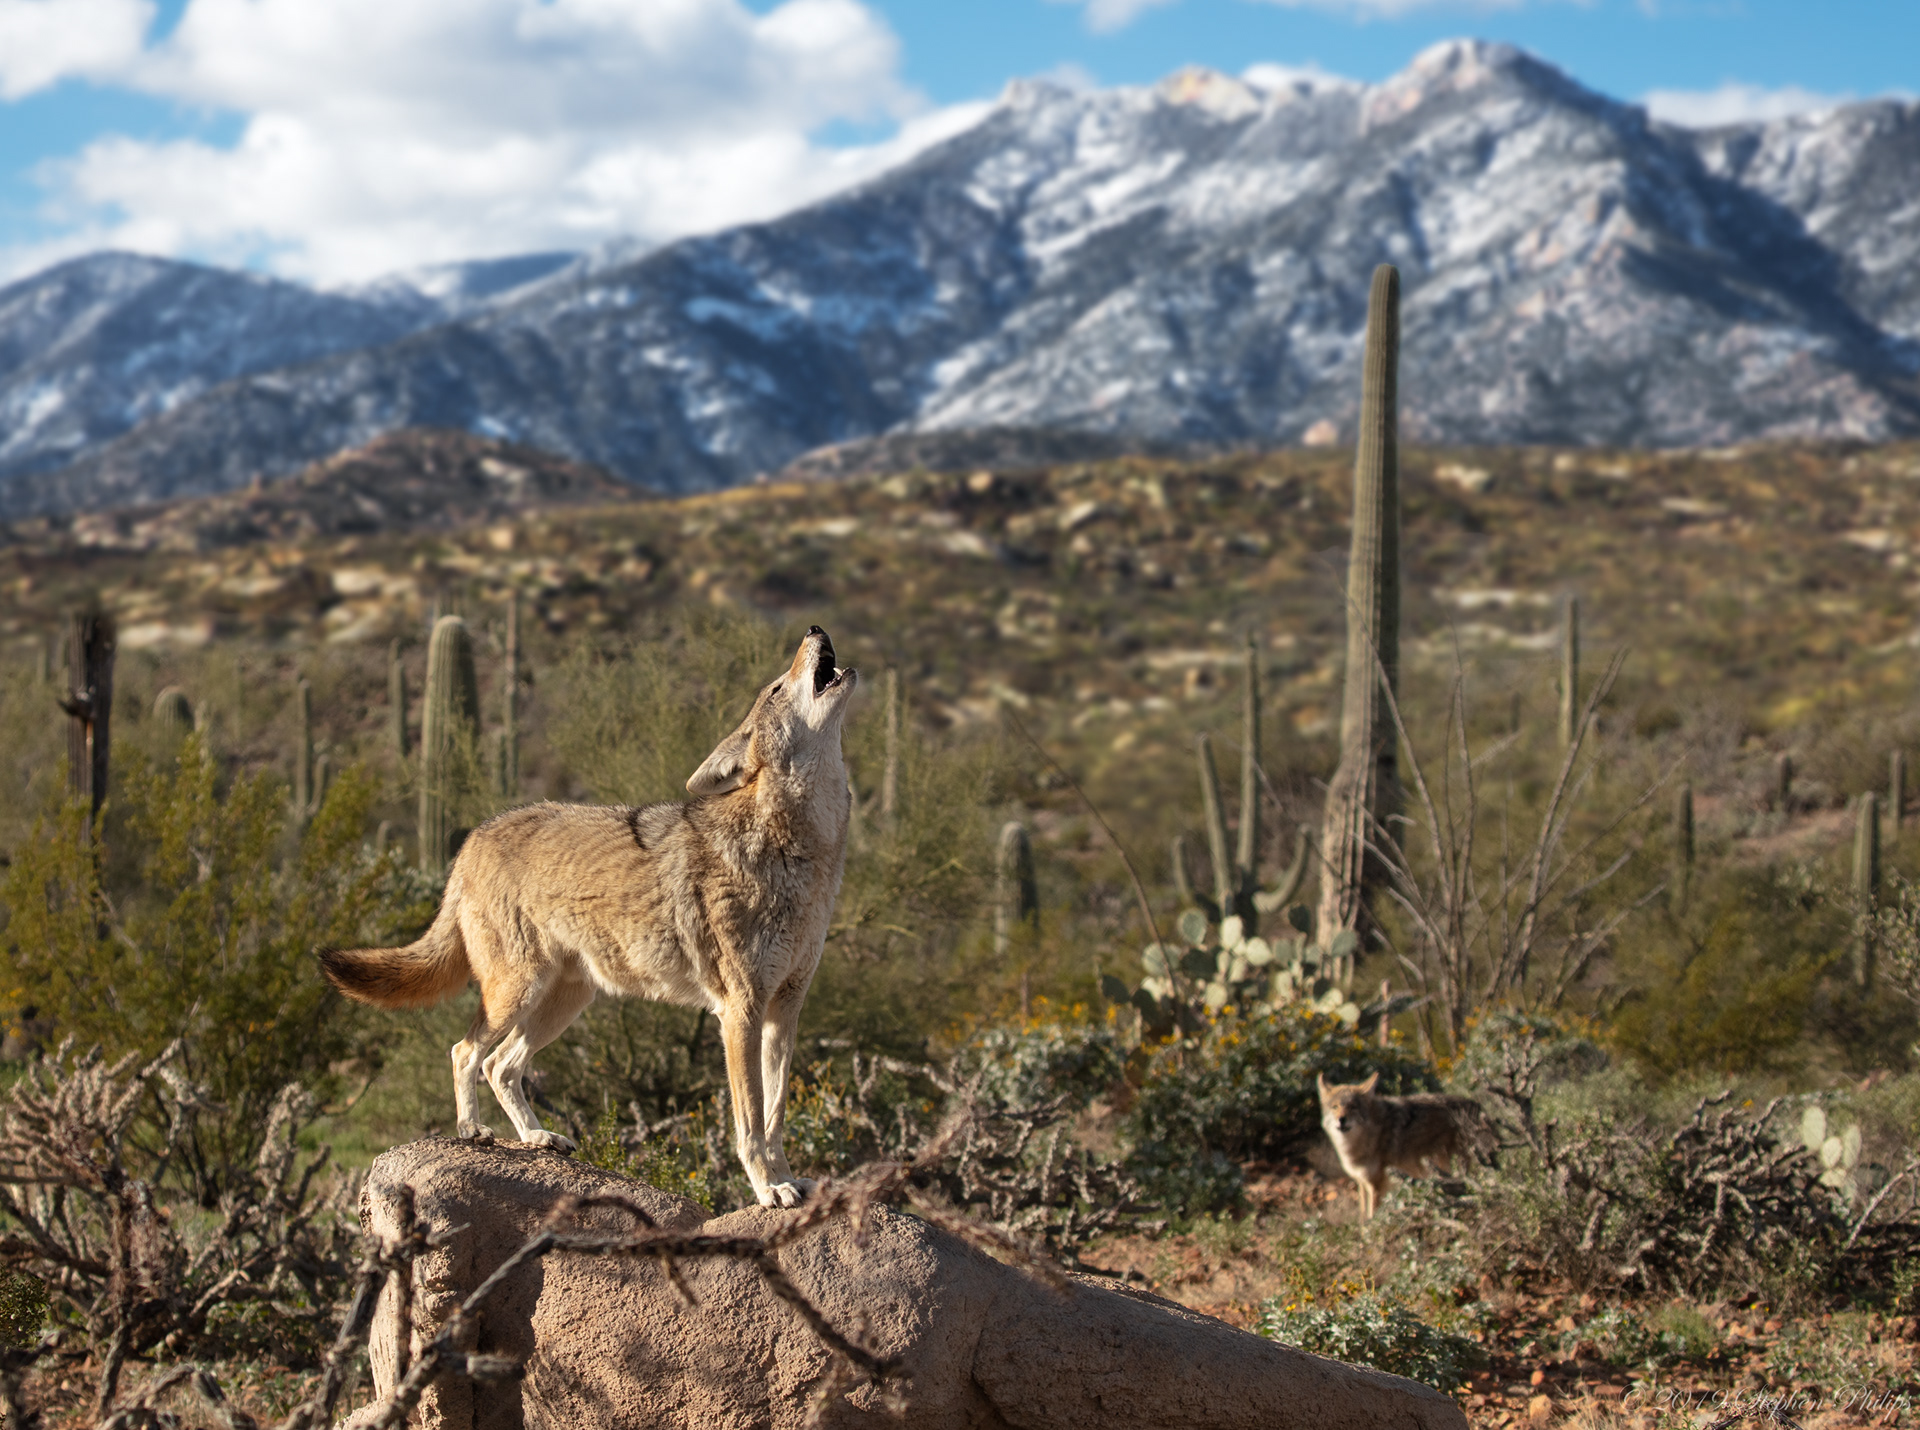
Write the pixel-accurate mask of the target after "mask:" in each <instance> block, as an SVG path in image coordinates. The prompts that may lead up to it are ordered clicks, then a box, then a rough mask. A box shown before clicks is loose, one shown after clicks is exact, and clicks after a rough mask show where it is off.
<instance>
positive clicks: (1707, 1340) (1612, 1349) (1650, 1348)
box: [1560, 1306, 1720, 1371]
mask: <svg viewBox="0 0 1920 1430" xmlns="http://www.w3.org/2000/svg"><path fill="white" fill-rule="evenodd" d="M1719 1343H1720V1338H1719V1337H1718V1336H1716V1335H1715V1334H1714V1333H1713V1328H1712V1327H1711V1326H1709V1325H1708V1324H1707V1320H1706V1318H1705V1317H1704V1316H1702V1315H1701V1314H1700V1313H1699V1312H1698V1311H1696V1310H1694V1309H1693V1308H1692V1307H1691V1306H1668V1307H1664V1308H1661V1309H1659V1310H1656V1311H1653V1312H1650V1313H1649V1312H1646V1311H1637V1310H1632V1309H1629V1308H1628V1307H1624V1306H1608V1307H1607V1308H1606V1309H1605V1310H1603V1311H1601V1312H1600V1313H1599V1314H1598V1315H1597V1316H1594V1317H1593V1318H1592V1319H1590V1320H1588V1321H1586V1322H1584V1323H1582V1324H1580V1325H1578V1326H1576V1327H1574V1329H1572V1330H1570V1331H1564V1332H1562V1333H1561V1336H1560V1348H1561V1349H1562V1350H1564V1351H1567V1352H1573V1351H1576V1350H1578V1349H1579V1348H1580V1347H1582V1346H1590V1347H1592V1348H1593V1349H1594V1350H1596V1351H1598V1352H1599V1353H1600V1358H1601V1359H1602V1360H1604V1361H1605V1362H1606V1363H1607V1364H1608V1365H1615V1366H1621V1367H1623V1368H1627V1369H1633V1370H1647V1371H1654V1370H1660V1369H1663V1368H1665V1367H1667V1366H1672V1365H1678V1364H1681V1363H1682V1362H1686V1361H1702V1360H1705V1359H1706V1358H1707V1356H1708V1354H1709V1353H1711V1352H1712V1350H1713V1349H1714V1347H1716V1346H1717V1345H1719Z"/></svg>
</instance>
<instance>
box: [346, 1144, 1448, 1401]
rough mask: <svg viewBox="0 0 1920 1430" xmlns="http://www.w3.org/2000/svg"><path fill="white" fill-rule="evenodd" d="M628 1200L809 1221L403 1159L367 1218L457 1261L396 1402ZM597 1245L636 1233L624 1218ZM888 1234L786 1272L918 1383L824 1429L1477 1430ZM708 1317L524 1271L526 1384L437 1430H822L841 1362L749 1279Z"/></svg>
mask: <svg viewBox="0 0 1920 1430" xmlns="http://www.w3.org/2000/svg"><path fill="white" fill-rule="evenodd" d="M610 1192H611V1193H617V1194H618V1195H622V1196H625V1197H628V1198H630V1199H632V1200H633V1201H634V1202H636V1203H638V1204H639V1205H640V1206H641V1207H642V1208H643V1209H645V1210H646V1211H647V1213H648V1214H649V1215H650V1216H651V1217H653V1218H654V1219H655V1221H656V1222H658V1223H659V1224H660V1225H662V1226H667V1227H675V1228H681V1229H692V1228H695V1227H700V1228H701V1230H702V1231H703V1232H704V1233H706V1234H710V1235H713V1236H716V1237H732V1238H739V1237H758V1236H764V1235H766V1234H767V1233H768V1232H770V1231H772V1230H773V1229H775V1228H776V1227H778V1226H779V1225H781V1223H782V1221H783V1219H785V1218H791V1217H793V1216H795V1215H797V1214H796V1213H792V1212H777V1211H768V1210H762V1209H758V1208H755V1209H751V1210H747V1211H739V1212H734V1213H732V1214H731V1215H729V1216H724V1217H718V1218H715V1219H713V1220H712V1221H708V1222H706V1223H705V1224H704V1226H703V1227H702V1226H701V1221H702V1215H703V1214H702V1212H701V1211H700V1209H699V1208H698V1207H697V1206H695V1205H694V1204H693V1203H691V1202H688V1201H685V1200H683V1199H680V1198H677V1197H673V1196H669V1195H667V1194H666V1193H663V1192H660V1191H656V1190H655V1189H653V1188H651V1187H647V1186H644V1185H642V1184H640V1183H637V1182H633V1181H630V1180H628V1179H626V1178H623V1177H619V1176H616V1175H614V1174H612V1173H608V1172H603V1171H599V1170H596V1169H594V1168H591V1167H586V1166H582V1165H581V1164H580V1163H578V1162H575V1161H572V1160H570V1159H568V1158H566V1157H563V1156H561V1155H559V1154H557V1153H554V1152H548V1151H541V1150H535V1149H531V1148H525V1147H521V1146H518V1145H517V1144H501V1145H497V1146H491V1147H480V1146H475V1145H473V1144H470V1143H461V1142H451V1141H445V1140H432V1141H426V1142H416V1143H413V1144H411V1145H409V1146H405V1147H399V1148H395V1149H394V1150H393V1151H391V1152H388V1153H386V1154H385V1155H384V1156H382V1157H381V1158H379V1159H378V1160H377V1161H376V1162H375V1163H374V1166H373V1170H372V1173H371V1175H370V1177H369V1179H368V1182H367V1188H366V1193H365V1199H364V1201H363V1204H362V1205H363V1211H362V1217H363V1220H364V1221H365V1223H366V1225H367V1227H368V1229H369V1230H370V1231H371V1232H373V1233H374V1234H376V1235H380V1236H385V1237H393V1236H396V1235H397V1234H399V1232H400V1231H401V1230H402V1223H403V1221H404V1219H405V1217H406V1216H407V1215H408V1212H407V1210H406V1209H407V1207H408V1206H409V1205H411V1207H412V1209H413V1214H414V1215H416V1216H418V1217H419V1218H421V1219H424V1220H425V1221H426V1222H427V1223H428V1224H429V1226H430V1227H431V1228H432V1229H433V1230H434V1231H436V1232H441V1233H446V1232H449V1231H451V1232H452V1234H451V1235H450V1236H448V1238H447V1240H446V1241H445V1244H444V1245H442V1246H440V1247H439V1248H437V1249H436V1250H434V1251H432V1252H429V1253H427V1254H426V1255H424V1256H422V1257H421V1259H420V1260H419V1261H418V1262H417V1263H416V1265H415V1268H414V1287H415V1293H414V1296H413V1298H412V1305H411V1308H410V1312H409V1317H408V1318H403V1316H402V1314H401V1307H402V1302H401V1297H400V1295H399V1293H398V1290H397V1288H395V1287H392V1286H389V1288H388V1290H387V1292H386V1293H385V1296H384V1297H383V1300H382V1303H381V1308H380V1312H379V1316H378V1318H377V1320H376V1322H375V1325H374V1334H373V1343H372V1361H373V1370H374V1381H375V1388H376V1390H377V1392H378V1393H380V1394H383V1395H384V1394H385V1393H386V1392H387V1391H388V1390H389V1389H391V1387H392V1386H393V1384H394V1382H395V1379H396V1377H397V1375H398V1374H399V1373H400V1365H401V1359H402V1349H403V1345H404V1347H405V1354H406V1356H407V1357H408V1358H409V1359H411V1357H412V1356H413V1355H414V1354H415V1353H416V1352H417V1351H418V1350H419V1349H420V1347H421V1346H423V1345H424V1344H425V1343H426V1340H427V1339H428V1338H429V1337H430V1336H431V1334H432V1332H433V1330H434V1328H435V1327H436V1326H437V1325H438V1324H439V1323H440V1322H441V1321H442V1320H443V1319H444V1317H445V1316H446V1315H447V1313H448V1312H449V1311H450V1310H451V1309H452V1307H453V1306H454V1305H456V1304H457V1303H458V1302H459V1300H460V1299H461V1298H462V1297H464V1296H465V1295H467V1294H468V1293H469V1292H471V1291H472V1290H473V1288H474V1287H475V1286H477V1285H478V1284H479V1283H480V1281H481V1280H482V1279H483V1278H485V1277H486V1276H487V1274H488V1273H489V1272H491V1271H492V1270H493V1269H494V1267H495V1266H497V1265H498V1264H499V1263H500V1262H502V1261H503V1260H505V1259H506V1257H507V1256H508V1255H509V1254H510V1253H511V1252H512V1251H513V1250H514V1249H515V1248H516V1247H518V1246H519V1245H520V1244H521V1243H522V1242H524V1241H525V1240H526V1238H527V1237H528V1236H529V1235H531V1234H532V1233H533V1232H534V1231H535V1230H536V1229H537V1228H538V1227H539V1225H540V1224H541V1221H542V1219H543V1218H544V1217H545V1216H546V1215H547V1214H548V1212H549V1211H550V1209H551V1208H552V1207H553V1205H554V1204H555V1202H557V1201H558V1200H559V1199H560V1198H562V1197H564V1196H567V1195H573V1196H578V1197H590V1196H595V1195H605V1194H607V1193H610ZM577 1223H578V1224H579V1225H581V1226H583V1227H589V1228H594V1229H598V1230H602V1231H613V1232H617V1231H630V1230H632V1229H633V1218H632V1216H631V1214H629V1213H627V1212H625V1211H622V1210H619V1209H615V1208H605V1207H595V1208H591V1209H588V1210H586V1211H584V1212H581V1213H579V1214H578V1216H577ZM863 1232H864V1234H863V1235H862V1234H860V1233H857V1232H856V1229H855V1228H854V1226H852V1225H851V1224H850V1223H849V1221H847V1220H846V1219H845V1218H840V1219H836V1220H834V1221H830V1222H828V1223H827V1224H826V1225H825V1226H824V1227H822V1228H821V1229H820V1230H819V1231H818V1232H817V1233H816V1234H814V1235H812V1236H810V1237H808V1238H806V1239H804V1240H802V1241H799V1242H797V1243H795V1244H793V1245H792V1246H790V1247H788V1248H786V1249H785V1250H783V1251H782V1252H781V1253H780V1258H781V1267H782V1270H783V1271H784V1272H785V1274H786V1275H787V1277H788V1278H790V1279H791V1281H792V1282H793V1284H794V1285H795V1286H796V1287H797V1288H798V1289H799V1290H800V1292H801V1293H802V1294H803V1295H804V1296H806V1297H807V1298H808V1299H809V1300H810V1301H811V1302H812V1303H813V1304H814V1305H815V1306H816V1307H817V1308H819V1310H820V1311H821V1312H822V1313H823V1314H824V1315H825V1316H826V1318H827V1320H828V1322H829V1323H830V1324H831V1325H833V1326H835V1327H836V1328H838V1329H839V1330H841V1331H842V1332H844V1333H847V1334H850V1335H852V1336H854V1337H855V1338H857V1339H858V1340H859V1341H860V1342H861V1343H863V1344H865V1345H866V1346H867V1347H869V1348H870V1349H872V1350H874V1351H875V1352H877V1353H878V1354H880V1355H882V1356H888V1357H897V1358H898V1359H899V1361H900V1364H901V1366H902V1370H903V1377H902V1379H901V1380H899V1381H898V1382H897V1383H896V1384H895V1386H894V1387H893V1393H895V1394H897V1395H898V1396H900V1397H902V1398H903V1399H904V1401H905V1403H906V1407H907V1408H906V1410H905V1413H904V1416H903V1417H900V1418H896V1416H895V1415H894V1413H893V1411H892V1410H890V1409H889V1407H888V1405H887V1403H886V1400H887V1393H886V1392H884V1391H882V1390H881V1389H879V1388H876V1387H874V1386H870V1385H868V1386H862V1387H859V1388H857V1389H855V1390H853V1391H851V1392H849V1393H847V1394H844V1395H842V1396H840V1397H839V1398H838V1399H836V1400H834V1401H833V1402H832V1403H831V1404H830V1405H829V1406H828V1407H827V1410H826V1413H825V1420H824V1423H826V1424H828V1425H834V1426H859V1425H868V1424H873V1425H879V1424H901V1423H905V1424H910V1425H913V1426H914V1427H916V1430H945V1428H946V1427H952V1430H960V1427H969V1430H972V1427H979V1430H989V1427H993V1428H994V1430H997V1428H998V1427H1015V1426H1018V1427H1035V1428H1036V1430H1038V1427H1049V1430H1077V1427H1086V1428H1087V1430H1094V1427H1100V1430H1113V1427H1124V1426H1140V1427H1148V1426H1151V1427H1156V1430H1179V1428H1180V1427H1186V1426H1191V1427H1195V1430H1199V1427H1202V1426H1205V1427H1215V1428H1216V1430H1232V1427H1243V1426H1244V1427H1247V1430H1256V1427H1258V1430H1289V1427H1299V1430H1307V1427H1309V1426H1311V1427H1313V1430H1345V1427H1352V1430H1361V1427H1381V1430H1385V1427H1388V1426H1393V1427H1405V1430H1415V1428H1416V1427H1420V1428H1421V1430H1456V1427H1459V1430H1464V1427H1465V1424H1466V1421H1465V1418H1464V1417H1463V1416H1462V1414H1461V1412H1460V1410H1459V1409H1458V1407H1456V1406H1455V1405H1454V1404H1453V1402H1452V1401H1450V1400H1448V1399H1447V1398H1446V1397H1445V1396H1443V1395H1440V1394H1439V1393H1438V1392H1436V1391H1433V1390H1431V1389H1429V1388H1427V1387H1426V1386H1422V1385H1418V1384H1416V1383H1414V1382H1413V1381H1409V1380H1402V1379H1400V1378H1399V1377H1397V1376H1391V1375H1385V1374H1382V1373H1380V1372H1378V1371H1372V1370H1365V1369H1359V1368H1356V1367H1352V1366H1346V1365H1341V1364H1339V1363H1338V1362H1335V1361H1330V1360H1326V1359H1324V1358H1322V1357H1320V1356H1315V1355H1310V1354H1308V1353H1306V1352H1304V1351H1299V1350H1294V1349H1292V1348H1290V1347H1287V1346H1282V1345H1276V1344H1274V1343H1273V1342H1271V1341H1266V1340H1262V1339H1261V1338H1259V1337H1258V1336H1253V1335H1249V1334H1247V1333H1246V1332H1244V1331H1238V1330H1235V1329H1233V1328H1232V1327H1230V1326H1227V1325H1224V1324H1222V1323H1221V1322H1218V1321H1214V1320H1211V1319H1209V1318H1208V1317H1205V1316H1200V1315H1196V1314H1194V1313H1192V1312H1190V1311H1187V1310H1184V1309H1182V1308H1181V1307H1179V1306H1175V1305H1173V1304H1172V1303H1171V1302H1167V1301H1163V1300H1161V1299H1160V1298H1158V1297H1155V1296H1150V1295H1146V1294H1144V1293H1139V1292H1128V1291H1125V1290H1120V1289H1116V1288H1114V1287H1113V1286H1111V1285H1107V1284H1101V1283H1097V1282H1094V1281H1092V1280H1089V1279H1086V1278H1078V1277H1076V1278H1073V1280H1072V1282H1071V1285H1070V1287H1069V1289H1068V1291H1067V1292H1066V1293H1065V1294H1061V1293H1057V1292H1055V1291H1053V1290H1050V1289H1048V1288H1047V1287H1045V1286H1044V1285H1042V1284H1041V1283H1039V1282H1038V1281H1036V1280H1034V1279H1033V1278H1032V1277H1030V1276H1028V1275H1026V1274H1025V1273H1023V1272H1021V1271H1018V1270H1016V1269H1014V1268H1012V1267H1008V1266H1005V1265H1002V1264H1001V1263H999V1262H997V1261H995V1260H993V1259H992V1258H990V1257H988V1256H985V1255H983V1254H982V1253H980V1252H979V1251H976V1250H974V1249H972V1248H971V1247H969V1246H967V1245H966V1244H964V1243H963V1242H961V1241H959V1240H957V1239H956V1238H954V1237H952V1236H950V1235H948V1234H947V1233H945V1232H942V1231H939V1230H937V1229H935V1228H933V1227H931V1226H929V1225H928V1224H926V1223H925V1222H923V1221H920V1220H918V1219H916V1218H914V1217H910V1216H906V1215H903V1214H901V1213H898V1212H894V1211H890V1210H886V1209H882V1208H875V1209H873V1211H872V1212H871V1213H870V1214H869V1216H868V1217H867V1218H866V1222H865V1226H864V1229H863ZM680 1264H681V1269H682V1272H683V1274H684V1277H685V1281H686V1284H687V1287H688V1289H689V1290H690V1291H691V1292H692V1294H693V1297H694V1304H693V1305H691V1306H689V1305H687V1304H685V1303H684V1302H683V1301H682V1300H681V1299H680V1298H679V1297H677V1296H676V1294H675V1292H674V1290H673V1289H672V1287H671V1286H670V1285H669V1284H668V1281H667V1279H666V1275H665V1272H664V1271H663V1270H662V1268H661V1266H660V1264H659V1263H658V1261H657V1260H656V1259H655V1258H653V1257H650V1256H631V1255H628V1256H621V1255H602V1256H592V1255H585V1254H582V1253H579V1252H569V1251H557V1252H552V1253H549V1254H548V1255H547V1256H545V1257H544V1258H542V1259H540V1260H537V1261H530V1262H528V1263H526V1264H524V1265H523V1266H521V1267H520V1268H519V1270H518V1272H517V1273H516V1274H514V1275H513V1276H511V1277H510V1278H509V1279H508V1280H507V1281H506V1282H505V1283H504V1284H503V1285H502V1287H501V1288H500V1290H499V1291H498V1292H496V1293H495V1295H494V1296H493V1298H492V1299H491V1300H490V1301H489V1303H488V1305H487V1309H486V1311H485V1314H484V1320H483V1324H482V1327H481V1331H480V1337H479V1341H478V1344H477V1345H476V1346H475V1347H473V1349H475V1350H476V1351H479V1352H482V1353H488V1354H495V1355H509V1356H513V1357H515V1358H517V1359H520V1360H521V1361H523V1362H524V1365H525V1377H524V1379H522V1380H520V1381H519V1382H517V1383H516V1382H504V1383H500V1382H496V1383H492V1384H487V1385H474V1384H472V1383H470V1382H467V1381H465V1380H464V1379H459V1378H454V1377H445V1378H443V1379H442V1380H441V1381H440V1382H439V1383H438V1384H437V1385H436V1386H435V1387H434V1388H433V1389H432V1390H431V1391H430V1392H429V1394H428V1399H427V1400H426V1401H423V1402H422V1415H421V1418H420V1419H419V1420H418V1421H417V1422H416V1423H419V1424H423V1425H428V1426H447V1427H458V1430H468V1427H473V1430H482V1427H484V1428H485V1430H507V1427H520V1426H527V1427H533V1426H555V1427H561V1426H564V1427H567V1430H594V1427H614V1426H622V1427H624V1426H638V1425H649V1426H653V1425H659V1426H695V1427H699V1430H748V1427H774V1426H780V1427H786V1426H796V1427H797V1426H799V1425H801V1424H802V1423H803V1422H804V1421H805V1419H806V1417H807V1413H808V1407H809V1404H810V1402H811V1400H812V1398H813V1397H814V1395H815V1394H816V1392H817V1391H818V1388H819V1387H820V1385H821V1384H822V1382H823V1381H824V1380H825V1379H826V1377H827V1374H828V1371H829V1358H828V1355H827V1353H826V1351H825V1350H824V1348H823V1347H822V1346H821V1344H820V1342H819V1341H818V1340H817V1339H816V1338H815V1337H814V1336H813V1335H812V1333H811V1332H810V1331H809V1330H808V1329H807V1328H806V1326H805V1325H804V1324H803V1323H802V1322H801V1320H800V1318H799V1316H798V1315H797V1314H796V1313H795V1311H794V1310H793V1309H792V1308H790V1307H789V1306H788V1305H786V1304H785V1303H784V1302H782V1301H781V1300H779V1299H778V1298H777V1297H776V1296H775V1295H774V1294H773V1293H772V1291H771V1290H769V1288H768V1286H767V1283H766V1281H765V1280H764V1279H763V1278H762V1277H761V1275H760V1274H759V1273H758V1272H757V1271H756V1270H755V1269H754V1268H753V1267H752V1266H751V1265H750V1264H748V1263H747V1262H744V1261H742V1260H738V1259H729V1258H723V1257H705V1258H687V1259H685V1260H683V1261H682V1262H681V1263H680Z"/></svg>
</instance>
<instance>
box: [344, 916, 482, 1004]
mask: <svg viewBox="0 0 1920 1430" xmlns="http://www.w3.org/2000/svg"><path fill="white" fill-rule="evenodd" d="M320 967H321V970H322V971H323V972H324V973H325V974H326V975H327V981H328V982H329V983H331V984H332V985H333V986H334V987H335V988H338V989H339V990H340V991H341V992H342V993H344V994H346V995H347V997H349V998H352V999H355V1000H357V1001H358V1002H361V1003H371V1004H373V1005H374V1006H375V1007H376V1008H424V1007H426V1006H427V1005H428V1004H430V1003H438V1002H439V1001H440V1000H441V999H442V998H445V997H446V996H447V995H448V994H449V993H452V992H453V991H454V990H455V989H457V988H459V987H460V986H461V985H462V984H464V983H465V982H466V981H467V979H468V978H469V977H471V976H472V971H471V969H469V967H468V965H467V944H466V940H465V939H464V938H462V937H461V936H460V897H459V895H458V894H456V893H453V892H451V891H449V892H448V894H447V897H446V898H445V899H444V900H443V901H442V903H441V905H440V912H439V913H438V914H436V915H435V916H434V920H433V923H432V925H431V926H430V927H429V928H428V929H427V931H426V932H425V933H423V934H421V935H420V937H419V938H417V939H415V940H414V941H413V942H412V943H410V944H408V945H406V946H405V947H404V948H327V949H322V950H321V951H320Z"/></svg>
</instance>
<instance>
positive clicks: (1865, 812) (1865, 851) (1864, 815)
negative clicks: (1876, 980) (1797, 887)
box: [1853, 791, 1880, 988]
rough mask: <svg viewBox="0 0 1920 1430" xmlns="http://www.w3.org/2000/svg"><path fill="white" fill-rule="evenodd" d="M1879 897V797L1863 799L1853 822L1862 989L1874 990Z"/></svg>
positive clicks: (1856, 964) (1856, 957)
mask: <svg viewBox="0 0 1920 1430" xmlns="http://www.w3.org/2000/svg"><path fill="white" fill-rule="evenodd" d="M1879 896H1880V796H1879V795H1877V794H1874V793H1873V792H1872V791H1868V792H1867V793H1866V794H1863V795H1861V796H1860V802H1859V804H1858V805H1856V806H1855V808H1854V819H1853V900H1854V905H1855V909H1856V912H1857V913H1858V915H1859V918H1860V932H1859V934H1858V936H1857V937H1856V938H1855V939H1854V941H1853V976H1854V979H1855V981H1857V982H1858V983H1859V985H1860V986H1861V987H1862V988H1870V987H1872V986H1873V953H1874V948H1873V927H1872V923H1871V919H1872V917H1873V908H1874V904H1875V903H1876V902H1877V901H1878V899H1879Z"/></svg>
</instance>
